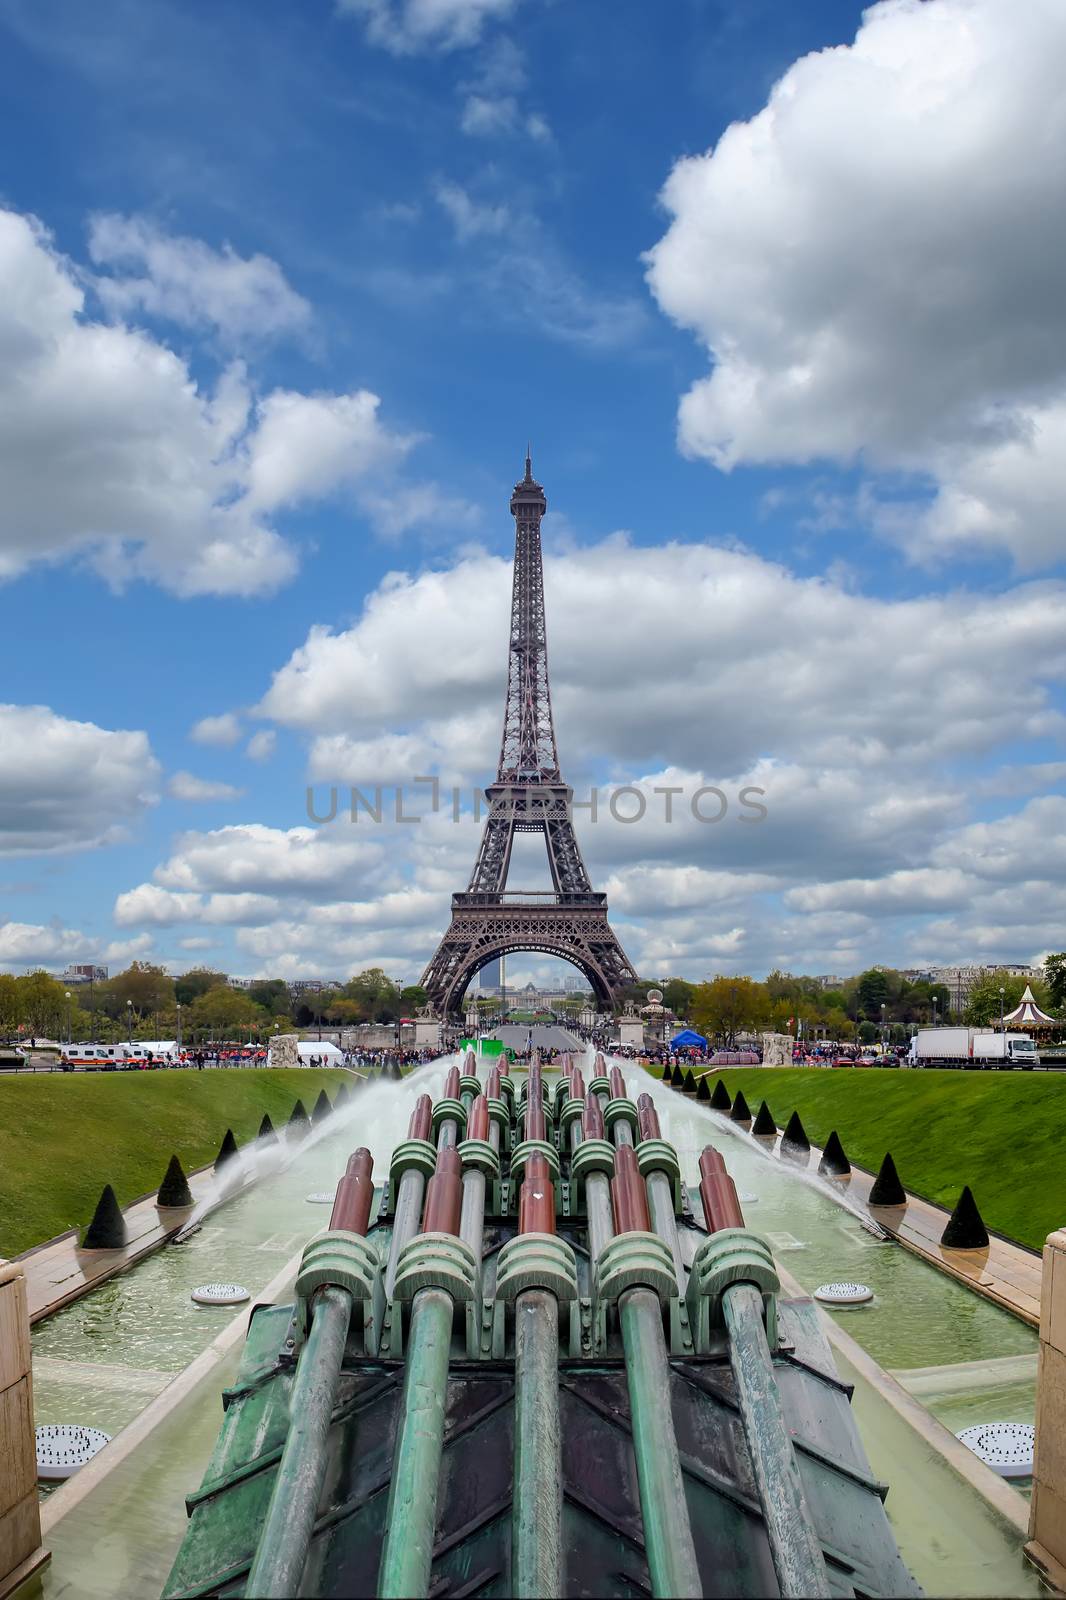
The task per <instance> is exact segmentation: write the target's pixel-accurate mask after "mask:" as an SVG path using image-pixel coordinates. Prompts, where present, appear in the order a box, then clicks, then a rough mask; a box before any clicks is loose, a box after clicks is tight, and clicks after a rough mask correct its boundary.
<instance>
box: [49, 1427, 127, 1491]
mask: <svg viewBox="0 0 1066 1600" xmlns="http://www.w3.org/2000/svg"><path fill="white" fill-rule="evenodd" d="M110 1438H111V1435H110V1434H109V1433H102V1432H101V1430H100V1429H99V1428H80V1427H78V1425H77V1424H76V1423H69V1422H61V1423H53V1424H49V1425H48V1426H47V1427H42V1428H38V1429H37V1476H38V1477H39V1478H44V1479H46V1480H47V1481H48V1482H49V1483H57V1482H59V1481H60V1480H61V1479H63V1478H69V1477H71V1476H72V1474H73V1473H75V1472H77V1470H78V1468H79V1467H83V1466H84V1465H85V1463H86V1462H87V1461H91V1460H92V1458H93V1456H94V1455H95V1454H96V1452H97V1451H98V1450H102V1449H103V1448H104V1445H105V1444H107V1443H108V1442H109V1441H110Z"/></svg>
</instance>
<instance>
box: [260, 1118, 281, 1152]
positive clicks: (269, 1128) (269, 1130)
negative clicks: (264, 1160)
mask: <svg viewBox="0 0 1066 1600" xmlns="http://www.w3.org/2000/svg"><path fill="white" fill-rule="evenodd" d="M258 1137H259V1138H260V1139H262V1140H263V1141H264V1142H265V1143H266V1144H277V1142H278V1136H277V1134H276V1133H275V1132H274V1124H273V1123H272V1122H271V1120H270V1113H269V1112H266V1111H264V1113H263V1120H262V1122H261V1123H260V1124H259V1134H258Z"/></svg>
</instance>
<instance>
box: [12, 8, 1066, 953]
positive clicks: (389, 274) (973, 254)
mask: <svg viewBox="0 0 1066 1600" xmlns="http://www.w3.org/2000/svg"><path fill="white" fill-rule="evenodd" d="M1014 19H1015V20H1014V22H1013V23H1009V22H1008V20H1007V12H1006V8H1005V7H1004V6H1003V5H1002V4H1001V3H994V0H928V3H926V4H923V5H919V4H918V3H917V0H887V3H885V4H882V5H878V6H875V7H874V8H872V10H870V11H869V12H867V14H866V16H865V18H864V15H863V12H862V10H861V8H859V7H857V6H854V5H845V4H823V5H818V6H810V7H804V8H796V7H792V6H786V5H785V4H779V3H776V0H774V3H770V0H766V3H752V4H745V5H744V6H733V5H725V4H719V3H712V0H672V3H671V4H669V5H667V6H661V7H650V6H648V5H646V4H644V3H642V0H621V3H616V4H613V5H611V6H610V7H609V8H608V7H607V6H604V5H600V4H595V3H587V4H581V5H578V4H575V3H566V0H554V3H552V0H342V3H337V4H334V3H332V0H308V3H305V4H301V5H294V4H282V3H280V0H273V3H272V0H259V3H257V4H255V5H252V4H251V3H239V0H222V3H219V4H216V5H214V6H212V7H210V8H206V7H205V8H190V7H180V6H178V5H169V4H164V3H161V0H101V3H99V4H97V5H94V6H93V7H92V8H88V7H85V6H83V5H80V4H75V3H69V4H63V3H59V4H56V5H54V6H51V7H49V8H48V9H47V15H44V14H42V9H41V8H40V7H39V6H36V5H33V4H30V3H22V0H0V39H2V42H3V49H2V50H0V91H2V92H0V152H2V154H0V207H2V208H3V211H2V219H3V228H2V229H0V276H2V279H3V283H2V285H0V286H2V288H3V300H4V304H5V307H6V309H5V311H4V312H2V313H0V348H2V349H4V350H5V352H6V360H5V365H6V372H7V376H6V378H0V461H2V463H3V467H4V478H5V482H6V483H7V485H8V494H7V495H6V499H7V501H8V506H7V510H6V511H5V512H3V513H0V574H2V575H3V577H4V579H5V582H4V587H3V598H4V600H5V601H6V608H5V609H6V616H7V620H8V626H9V639H10V640H11V643H12V645H13V646H14V648H12V649H10V650H9V652H8V653H7V659H6V662H5V674H4V685H3V690H2V694H0V698H2V700H3V701H4V702H6V703H7V706H8V709H7V711H6V712H5V713H4V714H3V715H4V717H6V722H4V721H2V719H0V741H2V743H3V753H4V761H3V768H4V774H5V776H4V777H3V778H0V852H2V854H3V856H4V860H3V861H0V882H2V889H3V897H2V900H0V966H3V967H5V968H7V969H9V970H15V971H21V970H24V969H25V968H26V967H28V966H30V965H33V964H36V963H38V962H40V963H44V964H46V965H48V966H54V967H61V966H62V965H63V964H64V963H65V961H66V960H68V959H69V960H77V959H83V958H84V959H88V958H89V957H90V956H92V955H97V956H101V955H102V956H104V958H105V959H108V960H109V961H110V962H111V963H112V964H113V965H115V964H120V963H121V962H123V961H125V960H126V959H127V958H128V957H129V956H131V955H140V956H144V957H147V958H151V959H159V960H163V961H166V962H168V963H169V964H170V965H171V966H173V967H174V968H175V969H177V968H180V967H182V966H184V965H187V964H191V963H192V962H199V961H205V962H209V963H211V964H213V965H220V966H222V967H223V968H225V969H226V970H229V971H232V972H236V973H246V974H251V973H256V972H271V973H273V972H280V973H283V974H284V975H289V976H295V975H298V974H301V973H302V974H309V973H320V972H323V971H325V972H327V973H329V974H330V975H338V976H344V975H347V973H348V972H350V971H353V970H358V968H360V967H362V966H365V965H369V964H378V963H379V962H380V963H381V964H384V965H385V966H386V967H388V969H389V970H390V971H392V972H394V973H395V974H396V975H397V976H399V977H404V978H407V979H410V978H414V977H417V975H418V972H419V971H420V970H421V967H422V966H423V965H424V962H425V961H426V960H427V959H428V957H429V955H430V953H431V951H432V948H433V945H434V942H435V939H436V937H437V936H438V935H439V932H440V931H441V930H442V928H443V925H444V921H445V920H446V909H447V897H448V893H449V892H450V890H451V889H453V888H458V887H462V886H464V884H465V880H466V877H467V875H468V872H469V867H470V863H471V862H472V859H473V854H474V850H475V848H476V829H475V828H474V826H473V824H472V823H471V822H470V821H469V820H468V821H466V822H465V823H462V824H460V825H458V826H455V825H452V824H450V823H449V822H448V821H447V819H446V818H441V817H439V816H438V817H436V818H430V817H427V818H425V820H424V823H423V824H422V825H420V826H419V828H418V829H417V830H405V829H401V828H396V827H393V828H391V829H390V828H382V829H379V830H376V831H375V832H374V833H371V832H370V831H369V830H368V829H367V827H366V826H365V825H364V826H363V827H362V828H361V829H360V828H359V827H356V828H354V829H353V828H352V827H351V826H350V825H344V826H341V825H340V824H338V825H337V826H334V827H332V828H327V829H318V830H316V829H314V828H312V827H311V826H310V825H309V823H308V819H307V816H306V812H305V788H306V785H307V783H308V782H313V783H314V784H316V785H317V786H318V787H319V789H320V791H322V792H324V788H323V786H325V787H328V785H329V783H330V782H335V783H339V784H341V785H344V784H350V783H352V782H360V783H363V784H373V783H375V782H378V781H380V782H384V783H387V784H388V783H394V782H396V781H399V780H402V779H404V778H408V779H409V778H411V777H413V776H414V775H415V774H416V773H419V772H423V771H434V770H439V771H440V772H441V773H442V774H443V775H444V776H445V777H446V778H447V779H448V781H461V782H462V783H463V784H464V785H466V786H467V787H469V786H470V785H471V784H473V783H474V782H475V781H478V780H481V781H486V780H487V779H488V778H489V777H490V776H491V769H492V765H493V763H494V759H495V749H496V745H497V743H498V720H499V715H500V713H501V711H502V690H503V673H504V665H505V663H504V644H505V630H506V607H507V570H506V563H507V561H508V559H509V555H510V550H511V544H512V537H513V529H512V524H511V521H510V518H509V516H508V514H507V498H508V495H509V491H510V485H511V483H512V482H513V481H514V479H515V477H516V476H517V475H518V474H519V472H520V469H521V458H522V455H523V453H524V447H525V442H526V439H527V437H530V438H531V439H532V441H533V449H534V461H535V467H536V471H537V474H538V476H539V477H540V478H541V480H542V481H543V482H544V484H545V486H546V489H547V493H548V500H549V516H548V519H547V520H546V523H545V540H546V563H547V570H546V583H547V588H548V604H549V645H550V659H551V665H552V672H553V685H554V688H555V693H556V709H557V720H558V724H559V733H560V741H561V748H562V757H563V763H564V770H566V772H567V774H568V776H569V777H570V778H571V781H573V782H574V784H575V787H577V788H578V790H579V792H581V791H582V786H585V787H587V786H588V785H589V784H591V783H593V782H595V783H599V784H601V785H609V784H611V783H616V784H617V783H622V782H624V783H635V784H636V785H637V786H638V787H641V788H642V790H646V791H647V793H648V795H649V796H651V795H652V793H653V791H654V790H655V788H656V786H657V785H659V786H661V785H662V784H663V783H665V782H674V783H677V784H679V785H680V786H681V787H682V788H683V789H684V790H685V793H686V801H687V795H688V793H689V792H692V791H694V790H695V789H696V788H698V787H699V786H700V784H701V783H717V784H720V785H721V787H722V788H723V790H724V791H725V792H726V793H727V795H728V796H729V797H730V799H731V802H732V803H731V809H730V811H729V813H728V814H727V816H726V817H725V818H724V819H723V821H722V823H721V824H720V825H716V826H706V825H702V826H701V825H699V824H697V823H696V822H695V821H694V820H693V819H692V818H691V817H689V818H688V820H687V822H686V823H685V824H684V825H682V826H679V825H676V824H675V825H673V826H670V827H667V826H666V825H665V824H663V825H660V819H659V818H658V817H657V816H650V817H649V818H648V819H647V820H646V821H644V822H642V823H641V824H640V825H639V826H632V827H629V826H624V825H621V824H619V823H617V822H612V821H611V819H610V817H608V819H607V820H606V821H605V822H601V823H600V824H598V825H597V826H596V827H595V828H591V827H590V828H588V830H587V832H583V833H582V837H583V842H584V845H585V848H586V853H587V855H588V857H589V860H590V864H591V866H592V868H593V871H594V874H595V876H596V878H597V881H598V882H599V883H600V884H602V885H605V886H606V887H607V888H608V892H609V894H610V897H611V904H612V908H613V914H614V917H615V920H616V922H617V925H618V929H619V932H620V935H621V937H622V938H623V941H624V943H625V944H626V947H627V949H628V950H629V952H630V954H631V955H632V956H633V958H634V960H635V961H636V963H637V965H638V967H640V968H641V970H642V971H647V972H648V973H661V974H663V975H665V974H666V973H667V972H675V971H676V972H680V973H683V974H684V975H685V976H689V977H701V976H704V975H706V974H707V973H708V972H712V971H737V972H752V973H761V972H764V971H765V970H767V969H768V968H769V967H770V966H773V965H785V966H788V967H790V968H791V969H792V970H796V971H830V970H831V971H850V970H856V969H857V968H859V967H860V966H862V965H864V964H866V963H867V962H869V961H871V960H884V961H890V962H893V963H898V964H919V963H922V962H925V961H950V960H956V959H978V960H981V959H984V960H995V959H1002V960H1025V959H1029V958H1033V957H1036V956H1038V955H1040V954H1041V953H1042V952H1044V951H1046V950H1047V949H1049V948H1058V947H1059V946H1060V945H1061V943H1062V938H1061V933H1060V931H1059V927H1060V920H1061V919H1060V918H1059V917H1058V903H1059V899H1060V896H1059V893H1058V885H1059V884H1060V882H1061V879H1062V875H1063V870H1064V867H1066V851H1064V848H1063V840H1064V836H1066V799H1064V797H1063V781H1062V780H1063V775H1064V774H1066V765H1064V764H1063V763H1064V758H1063V752H1062V727H1063V724H1062V713H1061V701H1062V693H1061V680H1062V672H1063V665H1064V658H1063V651H1062V630H1061V626H1060V623H1059V616H1060V614H1061V612H1060V601H1061V595H1062V590H1061V581H1062V574H1061V566H1062V554H1063V536H1062V530H1061V526H1060V523H1059V509H1058V508H1059V507H1060V506H1061V504H1062V494H1061V491H1062V489H1063V488H1066V485H1064V484H1062V483H1061V482H1060V479H1061V478H1062V477H1063V475H1064V473H1066V469H1064V468H1063V466H1062V461H1063V460H1064V459H1066V449H1064V448H1063V444H1066V319H1064V316H1063V312H1062V308H1061V304H1060V298H1061V297H1060V294H1059V289H1058V283H1057V278H1056V272H1057V266H1056V263H1057V262H1058V261H1060V260H1061V258H1062V252H1061V246H1062V244H1063V243H1064V242H1066V241H1064V240H1063V239H1062V237H1061V235H1062V233H1063V232H1064V231H1066V224H1064V221H1063V218H1064V216H1066V207H1064V206H1063V204H1062V201H1063V199H1064V198H1066V197H1064V196H1063V194H1062V189H1063V187H1064V177H1063V172H1064V170H1066V168H1064V163H1063V161H1062V159H1061V158H1062V154H1063V152H1062V150H1061V131H1060V130H1061V126H1062V122H1061V116H1060V112H1061V108H1062V97H1063V91H1062V88H1061V86H1060V85H1059V84H1058V83H1057V82H1056V81H1055V78H1054V74H1053V72H1052V70H1051V66H1050V65H1049V63H1051V62H1053V61H1054V59H1055V57H1056V53H1057V49H1058V47H1061V44H1062V42H1063V40H1062V32H1063V22H1062V18H1061V16H1060V15H1059V13H1058V8H1057V7H1055V6H1052V5H1051V4H1050V3H1045V0H1029V3H1028V4H1027V5H1026V6H1025V7H1023V8H1021V10H1020V11H1018V10H1017V8H1015V11H1014ZM1056 108H1058V109H1056ZM5 390H6V393H5ZM1060 434H1061V435H1062V439H1061V440H1060ZM30 708H37V709H30ZM225 715H229V716H230V717H231V718H232V721H231V722H230V723H227V724H223V725H222V726H221V727H218V726H216V727H215V729H214V732H213V735H212V729H211V728H210V727H208V729H207V730H203V729H201V730H200V733H199V735H197V734H196V733H195V731H194V730H195V729H196V725H197V724H199V723H201V722H202V719H204V718H212V717H216V718H217V717H220V716H225ZM229 734H232V735H233V737H232V739H229V738H228V735H229ZM256 735H258V736H259V738H258V741H257V743H256V744H254V745H253V746H252V749H251V751H249V741H250V740H251V739H252V738H253V736H256ZM746 784H754V785H755V786H758V787H760V788H765V790H766V794H767V801H766V803H767V811H768V814H767V818H766V820H765V822H764V823H761V824H759V825H758V826H757V827H753V828H752V827H749V828H745V827H744V825H743V823H742V822H741V821H740V820H739V816H738V809H739V808H738V805H737V802H736V799H735V797H736V796H737V795H738V794H739V791H740V789H741V788H743V787H744V786H745V785H746ZM205 785H206V786H207V787H205ZM211 785H216V786H217V785H228V786H230V789H231V790H233V791H239V792H235V793H232V794H226V793H224V792H223V791H221V790H219V791H217V792H214V793H213V792H212V790H211V788H210V786H211ZM605 792H606V791H605ZM654 810H655V802H652V804H651V805H650V806H649V811H650V812H654ZM529 970H530V972H531V973H532V972H533V971H534V970H536V969H535V965H534V963H533V962H532V961H531V962H530V964H529Z"/></svg>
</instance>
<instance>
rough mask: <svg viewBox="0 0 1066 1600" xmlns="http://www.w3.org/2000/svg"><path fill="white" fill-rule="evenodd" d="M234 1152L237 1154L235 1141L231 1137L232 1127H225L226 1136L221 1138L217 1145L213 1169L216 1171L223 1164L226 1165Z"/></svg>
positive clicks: (218, 1170)
mask: <svg viewBox="0 0 1066 1600" xmlns="http://www.w3.org/2000/svg"><path fill="white" fill-rule="evenodd" d="M236 1154H237V1141H236V1139H235V1138H234V1137H233V1129H232V1128H227V1129H226V1137H225V1138H224V1139H223V1141H222V1143H221V1144H220V1145H219V1147H218V1155H217V1156H216V1157H215V1171H216V1172H221V1171H222V1168H223V1167H224V1166H226V1165H227V1164H228V1163H229V1162H230V1161H232V1160H233V1158H234V1156H235V1155H236Z"/></svg>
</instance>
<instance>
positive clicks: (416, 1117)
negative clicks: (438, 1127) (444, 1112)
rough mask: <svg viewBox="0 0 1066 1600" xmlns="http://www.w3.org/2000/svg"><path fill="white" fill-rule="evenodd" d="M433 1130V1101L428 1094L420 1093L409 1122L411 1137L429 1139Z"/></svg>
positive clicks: (409, 1135)
mask: <svg viewBox="0 0 1066 1600" xmlns="http://www.w3.org/2000/svg"><path fill="white" fill-rule="evenodd" d="M432 1132H433V1101H432V1100H431V1099H430V1098H429V1095H428V1094H420V1095H419V1097H418V1099H417V1100H416V1101H415V1108H414V1110H413V1111H412V1112H411V1120H410V1122H409V1123H408V1124H407V1137H408V1138H409V1139H428V1138H429V1137H430V1135H431V1134H432Z"/></svg>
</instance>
